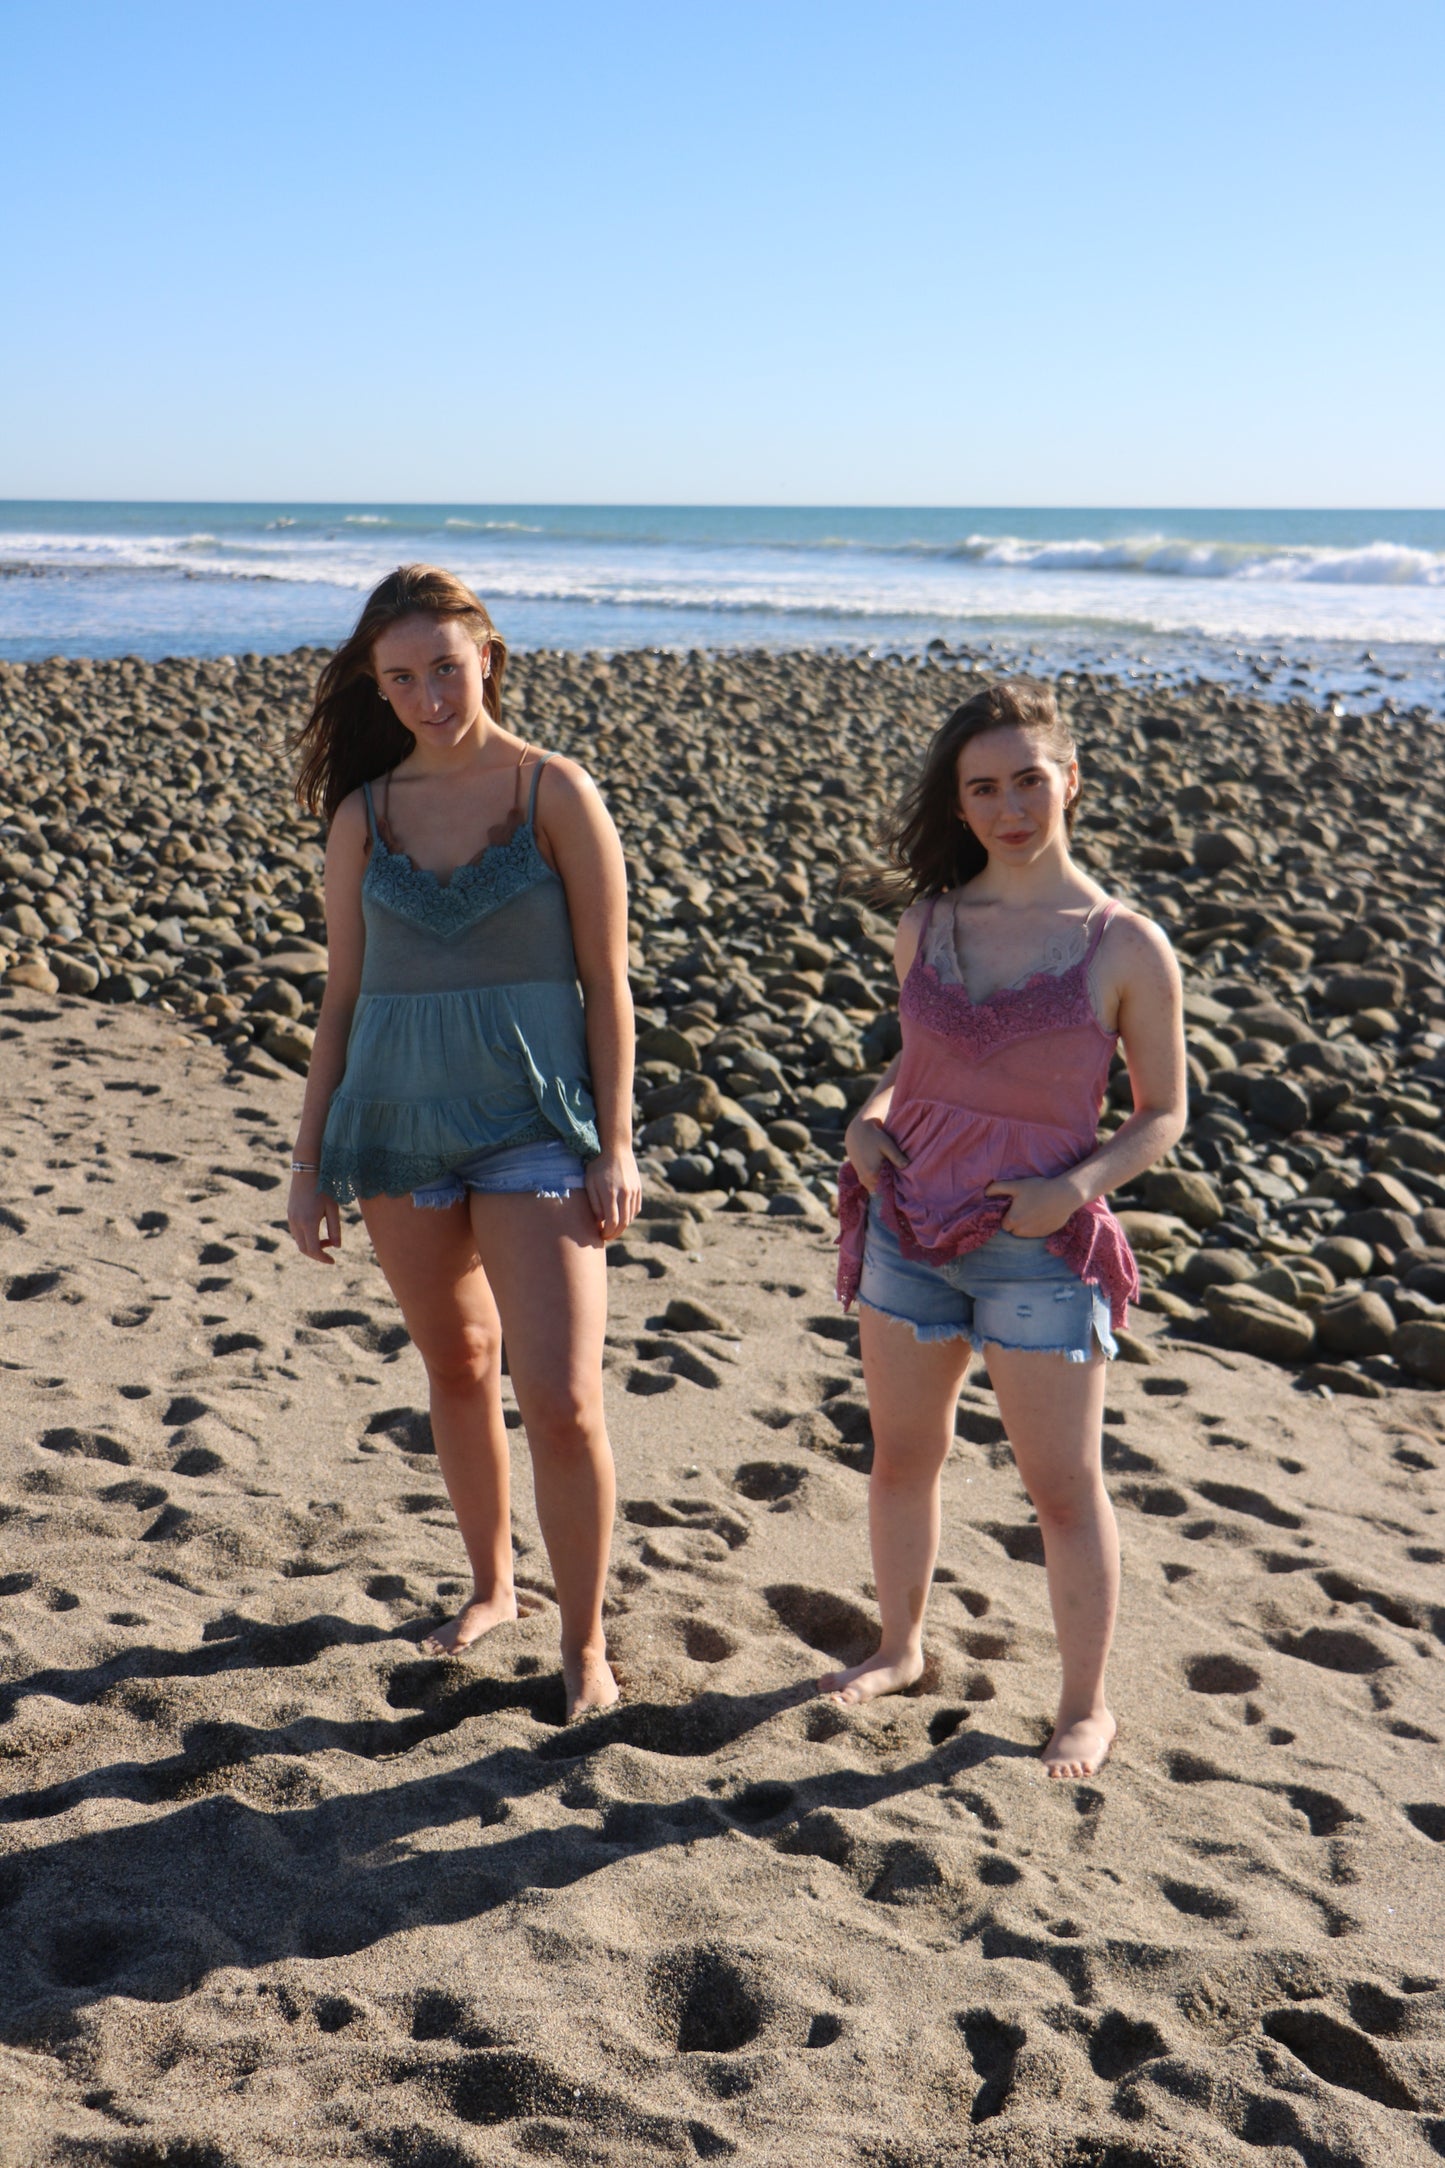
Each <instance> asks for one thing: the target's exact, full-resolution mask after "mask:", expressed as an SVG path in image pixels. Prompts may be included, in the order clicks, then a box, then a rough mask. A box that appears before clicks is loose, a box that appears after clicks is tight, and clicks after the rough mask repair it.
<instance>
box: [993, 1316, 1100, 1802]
mask: <svg viewBox="0 0 1445 2168" xmlns="http://www.w3.org/2000/svg"><path fill="white" fill-rule="evenodd" d="M985 1356H986V1360H987V1362H988V1374H989V1377H990V1378H991V1379H992V1381H993V1387H994V1391H995V1392H996V1393H997V1394H998V1404H999V1413H1000V1414H1001V1415H1002V1417H1003V1421H1004V1428H1005V1429H1006V1430H1007V1432H1008V1437H1009V1444H1010V1445H1011V1446H1012V1447H1013V1454H1014V1459H1015V1460H1016V1461H1017V1463H1018V1471H1019V1474H1020V1475H1021V1476H1022V1477H1023V1481H1024V1488H1025V1490H1026V1491H1027V1492H1028V1494H1029V1497H1030V1498H1031V1499H1032V1500H1033V1505H1034V1511H1035V1512H1036V1513H1037V1514H1038V1517H1039V1528H1040V1531H1041V1533H1042V1535H1043V1539H1044V1563H1045V1565H1046V1567H1047V1569H1048V1577H1049V1602H1050V1604H1051V1605H1052V1607H1053V1614H1054V1632H1055V1633H1056V1634H1057V1635H1058V1640H1059V1658H1060V1662H1061V1664H1062V1666H1063V1684H1062V1687H1061V1690H1060V1694H1059V1711H1058V1716H1057V1718H1056V1720H1055V1723H1054V1734H1053V1737H1052V1738H1051V1739H1050V1741H1049V1743H1048V1745H1047V1746H1046V1747H1045V1748H1044V1755H1043V1759H1044V1766H1045V1768H1046V1769H1047V1770H1048V1773H1049V1775H1050V1776H1051V1777H1089V1776H1092V1775H1093V1774H1094V1772H1095V1770H1097V1769H1098V1768H1100V1767H1101V1765H1102V1764H1103V1762H1104V1760H1105V1758H1106V1756H1107V1755H1108V1752H1109V1749H1110V1747H1111V1746H1112V1745H1113V1743H1114V1732H1115V1724H1114V1719H1113V1717H1112V1716H1111V1715H1110V1713H1109V1708H1108V1704H1107V1703H1106V1701H1105V1699H1104V1667H1105V1665H1106V1664H1107V1663H1108V1660H1109V1644H1110V1642H1111V1641H1112V1639H1113V1635H1114V1617H1115V1613H1116V1612H1117V1610H1118V1606H1119V1531H1118V1529H1117V1527H1116V1526H1115V1523H1114V1509H1113V1507H1112V1506H1111V1505H1110V1503H1109V1495H1108V1492H1107V1491H1106V1490H1105V1488H1104V1476H1103V1467H1102V1421H1103V1411H1104V1377H1105V1366H1104V1358H1103V1356H1102V1355H1100V1354H1099V1353H1098V1352H1097V1351H1096V1352H1095V1354H1094V1356H1093V1358H1092V1360H1091V1361H1089V1362H1087V1363H1071V1362H1068V1361H1067V1360H1066V1359H1065V1358H1064V1357H1063V1356H1062V1355H1040V1354H1036V1353H1031V1352H1029V1351H1027V1350H1024V1349H1018V1348H1015V1349H1008V1348H1001V1347H997V1346H995V1345H994V1344H993V1343H992V1342H990V1343H989V1345H988V1346H987V1348H986V1349H985Z"/></svg>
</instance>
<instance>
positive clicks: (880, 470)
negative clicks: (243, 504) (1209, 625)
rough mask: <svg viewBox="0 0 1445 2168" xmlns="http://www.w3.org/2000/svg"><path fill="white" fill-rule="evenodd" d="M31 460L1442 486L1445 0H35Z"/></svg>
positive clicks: (10, 327)
mask: <svg viewBox="0 0 1445 2168" xmlns="http://www.w3.org/2000/svg"><path fill="white" fill-rule="evenodd" d="M3 26H4V27H3V42H0V96H3V109H4V114H5V127H4V134H3V140H0V184H3V197H0V200H3V202H4V203H5V205H6V213H5V215H4V219H3V223H0V293H3V294H4V296H5V298H6V306H5V316H6V319H7V321H6V326H5V330H4V333H3V336H0V417H3V419H0V497H5V498H34V497H44V498H92V499H94V498H101V499H109V498H156V499H185V500H191V499H196V500H205V499H219V500H228V499H277V498H279V499H298V500H313V501H314V500H322V501H346V502H350V501H357V500H374V501H382V502H386V501H406V502H412V503H416V502H435V503H487V502H493V503H501V502H507V503H542V502H558V503H655V504H674V503H700V504H724V503H742V504H844V505H864V504H899V505H1051V506H1063V505H1080V506H1105V505H1150V506H1169V505H1200V506H1247V505H1265V506H1280V505H1297V506H1316V505H1340V506H1369V507H1391V508H1404V507H1417V506H1440V505H1445V425H1442V404H1445V402H1442V399H1441V381H1442V362H1441V357H1442V354H1445V248H1442V243H1441V238H1440V206H1441V203H1442V201H1445V130H1442V129H1441V127H1440V125H1439V99H1440V86H1441V83H1442V81H1445V9H1442V8H1441V7H1440V6H1439V5H1438V4H1437V0H1385V4H1384V5H1379V4H1367V0H1355V4H1348V5H1341V4H1337V0H1298V4H1296V0H1249V4H1239V0H1209V5H1207V6H1204V7H1184V6H1175V5H1168V4H1165V5H1161V4H1160V0H1143V4H1138V5H1135V4H1131V0H1035V4H1033V5H1030V6H1027V7H1024V6H1010V5H1000V4H999V0H951V4H938V0H887V4H884V0H872V4H861V0H727V4H722V0H657V4H653V0H608V4H607V5H606V6H601V5H598V4H597V0H584V4H578V0H527V4H526V5H524V6H518V5H516V0H508V4H506V5H493V4H491V0H430V4H429V5H428V6H427V7H426V8H425V9H403V8H399V7H398V6H396V5H395V0H390V4H387V5H381V4H377V0H284V4H276V0H244V4H242V0H205V5H204V6H197V5H196V4H195V0H180V4H170V0H124V4H121V0H70V4H69V5H67V6H65V7H63V8H60V7H56V6H55V5H54V0H6V6H5V10H4V17H3Z"/></svg>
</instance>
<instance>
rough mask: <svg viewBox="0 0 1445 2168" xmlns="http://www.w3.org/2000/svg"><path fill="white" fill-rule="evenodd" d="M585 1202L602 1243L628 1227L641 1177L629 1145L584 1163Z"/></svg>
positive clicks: (636, 1208)
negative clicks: (592, 1215)
mask: <svg viewBox="0 0 1445 2168" xmlns="http://www.w3.org/2000/svg"><path fill="white" fill-rule="evenodd" d="M586 1186H587V1202H588V1203H589V1204H590V1205H591V1207H592V1209H593V1211H594V1212H595V1213H596V1215H597V1225H598V1228H599V1230H600V1232H601V1235H602V1239H603V1241H604V1242H611V1241H612V1240H613V1238H614V1237H615V1236H617V1235H620V1234H622V1233H623V1232H624V1231H625V1230H626V1229H627V1228H629V1227H630V1226H631V1225H632V1222H633V1221H634V1220H635V1219H636V1217H637V1214H638V1212H639V1210H640V1209H641V1205H642V1177H641V1175H640V1174H639V1173H638V1171H637V1161H636V1160H635V1159H634V1158H633V1156H632V1150H631V1147H630V1146H629V1145H625V1144H624V1145H621V1146H619V1147H618V1148H617V1149H615V1150H613V1151H610V1152H609V1151H601V1152H599V1153H598V1155H597V1157H596V1158H595V1159H593V1160H589V1161H588V1163H587V1175H586Z"/></svg>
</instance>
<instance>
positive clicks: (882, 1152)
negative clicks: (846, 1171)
mask: <svg viewBox="0 0 1445 2168" xmlns="http://www.w3.org/2000/svg"><path fill="white" fill-rule="evenodd" d="M843 1149H844V1150H845V1151H846V1152H847V1154H848V1159H849V1162H850V1164H851V1166H852V1168H853V1172H854V1173H855V1174H856V1175H857V1177H858V1179H859V1181H860V1182H861V1183H862V1184H863V1187H864V1188H865V1189H866V1190H867V1191H868V1193H869V1195H870V1196H871V1195H872V1193H873V1191H874V1190H875V1189H876V1188H877V1187H878V1176H879V1174H880V1172H881V1171H882V1167H883V1163H884V1161H885V1160H887V1162H888V1164H889V1165H890V1166H891V1167H906V1166H907V1165H908V1154H907V1153H906V1152H905V1151H904V1149H903V1146H902V1145H901V1144H899V1143H897V1142H896V1141H895V1140H894V1139H893V1138H892V1137H890V1136H889V1134H888V1131H887V1130H886V1129H885V1128H884V1127H883V1124H882V1123H881V1122H877V1121H874V1119H873V1118H872V1116H871V1115H868V1114H855V1115H854V1117H853V1119H852V1121H851V1122H850V1123H849V1124H848V1127H847V1129H846V1130H845V1131H844V1134H843Z"/></svg>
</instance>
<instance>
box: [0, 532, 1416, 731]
mask: <svg viewBox="0 0 1445 2168" xmlns="http://www.w3.org/2000/svg"><path fill="white" fill-rule="evenodd" d="M415 558H426V559H431V560H435V561H441V562H445V563H446V564H448V565H450V566H452V567H453V568H454V569H455V570H456V571H457V572H459V573H460V574H461V575H462V576H463V577H464V578H466V579H468V580H469V581H470V582H471V583H472V584H473V585H474V586H475V587H476V588H478V590H479V591H480V592H481V593H482V594H484V595H485V596H486V598H487V600H488V601H489V603H491V604H492V605H493V607H494V609H495V612H496V614H497V616H498V619H499V622H500V623H501V624H502V626H503V628H504V630H505V631H506V632H507V634H508V636H509V638H511V639H512V640H513V641H514V642H515V643H516V644H517V645H519V646H524V647H540V646H546V647H559V648H572V649H586V648H620V647H636V646H660V647H670V648H686V647H774V648H776V647H790V648H792V647H824V646H826V647H838V646H847V647H855V646H856V647H861V648H868V649H873V650H879V649H890V648H891V649H897V650H899V651H901V652H904V653H908V652H917V651H919V650H920V649H922V648H923V647H924V646H926V645H927V643H928V642H929V641H930V640H937V639H941V640H944V641H945V642H947V643H948V644H949V645H950V646H952V647H955V648H959V647H961V648H963V649H965V650H967V651H968V652H970V653H973V654H975V655H977V656H979V657H980V659H983V660H987V661H990V662H997V663H1000V664H1003V665H1008V666H1013V665H1015V664H1018V663H1024V664H1029V663H1032V664H1033V665H1034V666H1035V667H1039V668H1044V669H1063V668H1070V667H1073V668H1079V667H1089V668H1094V669H1101V670H1109V671H1137V670H1144V671H1150V672H1152V671H1162V672H1163V673H1165V674H1166V675H1168V676H1176V675H1185V674H1187V675H1194V674H1204V675H1209V676H1218V677H1225V678H1241V677H1247V678H1248V679H1249V681H1250V682H1251V683H1252V684H1255V685H1263V684H1268V685H1270V686H1272V687H1273V688H1274V689H1275V690H1277V691H1278V690H1288V689H1290V688H1291V685H1292V683H1293V681H1294V680H1295V679H1296V678H1300V679H1302V680H1303V681H1304V682H1306V683H1307V684H1308V685H1309V686H1310V688H1311V689H1312V690H1313V691H1316V692H1320V693H1324V692H1330V691H1337V692H1339V693H1341V694H1343V695H1346V696H1348V697H1350V698H1353V699H1356V700H1364V701H1367V702H1371V703H1373V702H1376V701H1378V700H1380V699H1382V698H1390V699H1393V700H1394V701H1395V702H1396V703H1397V704H1398V705H1399V706H1400V707H1402V708H1407V707H1411V706H1414V705H1417V704H1421V703H1423V704H1425V705H1427V706H1430V707H1432V708H1433V707H1437V706H1439V704H1440V701H1441V690H1442V679H1445V667H1442V665H1445V514H1441V513H1432V512H1412V513H1395V512H1373V513H1372V512H1231V513H1225V512H1187V511H1186V512H1180V511H1169V512H1163V511H1147V510H1140V511H1122V512H1120V511H1082V512H1080V511H1038V510H1026V509H1012V510H1000V511H992V512H986V511H979V510H960V511H949V510H938V509H925V510H886V509H876V508H875V509H863V510H856V511H850V510H841V509H839V508H836V507H828V508H811V509H810V508H802V509H794V510H789V509H778V508H763V509H750V508H740V507H724V508H707V507H670V508H669V507H649V506H621V507H609V506H582V507H566V506H480V507H477V506H473V507H468V506H451V507H446V506H345V505H322V506H316V505H300V504H294V505H279V504H271V505H224V504H204V505H196V504H191V505H151V504H95V505H74V504H67V505H48V504H11V505H8V506H0V656H4V657H8V658H10V659H13V660H24V659H27V658H29V659H33V658H35V657H39V656H44V655H48V654H95V655H104V654H118V653H136V654H141V655H145V656H148V657H155V656H159V655H162V654H166V653H197V654H207V653H209V654H218V653H228V652H229V653H244V652H252V651H257V652H267V651H274V650H277V649H285V648H289V647H295V646H298V645H306V644H317V645H324V644H328V643H330V642H333V641H335V640H336V639H337V638H339V637H340V635H341V634H342V633H343V632H344V631H345V630H346V628H347V626H348V625H349V624H350V623H351V622H352V620H353V618H354V615H355V611H356V608H357V603H358V599H359V597H360V595H361V594H362V593H364V592H365V591H366V589H367V588H369V587H370V586H371V585H372V584H373V583H374V582H375V581H376V580H377V579H379V578H380V577H381V576H382V574H383V573H384V572H385V571H387V570H388V569H389V568H390V567H391V566H392V565H394V564H396V563H399V562H403V561H405V560H407V559H415Z"/></svg>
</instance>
